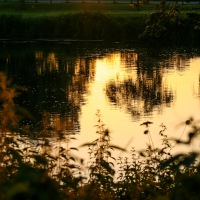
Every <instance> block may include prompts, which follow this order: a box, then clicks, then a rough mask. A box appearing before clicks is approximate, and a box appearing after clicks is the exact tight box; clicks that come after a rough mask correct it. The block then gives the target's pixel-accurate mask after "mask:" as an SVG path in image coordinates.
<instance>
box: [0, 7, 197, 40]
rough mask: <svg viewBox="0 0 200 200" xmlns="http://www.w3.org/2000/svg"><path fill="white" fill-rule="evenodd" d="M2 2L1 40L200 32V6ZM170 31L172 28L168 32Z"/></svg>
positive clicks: (119, 37) (123, 37)
mask: <svg viewBox="0 0 200 200" xmlns="http://www.w3.org/2000/svg"><path fill="white" fill-rule="evenodd" d="M1 5H3V6H2V7H1V8H0V27H1V32H0V38H1V39H22V40H24V39H25V40H30V39H42V38H45V39H52V38H53V39H55V38H56V39H71V40H104V41H122V40H126V41H132V40H137V39H139V38H145V39H148V38H156V39H158V38H164V37H165V39H167V38H166V36H167V37H169V35H171V36H173V38H175V40H176V39H177V38H182V37H180V35H182V36H184V38H183V40H185V38H186V34H185V31H186V32H188V37H187V38H191V37H190V36H192V38H197V36H199V35H198V34H196V32H198V31H199V24H200V23H199V21H200V17H199V14H198V12H199V8H200V5H180V6H178V7H177V6H176V7H174V8H173V7H172V6H171V5H166V6H165V9H166V10H165V11H161V10H160V9H159V8H160V5H155V4H154V5H153V4H149V5H140V6H139V7H135V6H133V5H131V6H130V5H127V4H116V5H115V4H94V3H93V4H92V3H85V4H81V3H69V4H66V3H56V4H47V3H46V4H45V3H26V4H25V6H24V7H23V8H22V7H21V5H20V4H18V3H5V4H4V3H1ZM12 5H13V7H12ZM156 13H157V15H158V16H157V17H156ZM152 16H154V17H155V18H154V17H152ZM153 18H154V19H156V20H157V21H155V20H152V19H153ZM155 30H156V31H155ZM166 30H169V31H167V34H166V33H165V32H166ZM163 32H164V33H163ZM158 33H159V34H158ZM183 33H184V34H183ZM141 36H142V37H141ZM171 36H170V37H171Z"/></svg>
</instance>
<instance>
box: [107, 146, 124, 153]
mask: <svg viewBox="0 0 200 200" xmlns="http://www.w3.org/2000/svg"><path fill="white" fill-rule="evenodd" d="M109 147H110V148H113V149H117V150H120V151H123V152H127V150H126V149H124V148H122V147H119V146H116V145H109Z"/></svg>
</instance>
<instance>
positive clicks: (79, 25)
mask: <svg viewBox="0 0 200 200" xmlns="http://www.w3.org/2000/svg"><path fill="white" fill-rule="evenodd" d="M0 26H1V32H0V37H1V38H15V39H16V38H18V39H36V38H40V39H41V38H67V39H85V40H86V39H90V40H93V39H94V40H121V39H123V38H126V37H129V39H132V38H133V39H134V38H136V37H137V36H138V34H140V33H141V32H142V30H143V28H144V21H143V20H141V19H136V20H132V19H131V18H130V19H129V20H125V19H124V18H113V17H109V16H107V15H105V14H101V13H99V12H83V13H78V14H73V15H71V14H69V15H60V16H56V17H41V18H33V17H31V18H23V17H22V16H20V15H17V16H16V15H10V16H7V15H1V16H0ZM131 33H133V34H131Z"/></svg>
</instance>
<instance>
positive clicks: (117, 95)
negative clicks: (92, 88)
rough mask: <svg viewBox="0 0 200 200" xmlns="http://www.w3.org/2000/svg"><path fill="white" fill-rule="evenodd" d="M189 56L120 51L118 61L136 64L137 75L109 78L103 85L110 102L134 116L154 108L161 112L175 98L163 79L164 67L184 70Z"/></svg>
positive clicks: (129, 64)
mask: <svg viewBox="0 0 200 200" xmlns="http://www.w3.org/2000/svg"><path fill="white" fill-rule="evenodd" d="M189 57H190V55H189V54H187V53H180V52H177V53H176V54H174V53H173V54H170V52H169V53H168V54H166V53H165V52H162V51H160V52H157V53H155V52H154V51H153V52H151V51H143V50H140V51H138V52H125V53H124V52H123V53H121V61H122V62H123V63H125V66H126V68H127V69H128V68H131V67H135V69H136V71H137V75H136V77H130V76H129V77H128V78H126V79H125V80H123V81H122V82H120V81H116V80H115V81H114V80H111V81H110V82H109V83H108V84H107V86H106V95H107V97H108V99H109V100H110V102H111V103H112V104H114V105H116V106H120V107H121V108H125V109H126V110H127V112H128V113H131V115H132V116H133V117H134V118H136V119H137V118H138V117H140V115H143V114H145V115H148V114H150V113H152V112H153V111H154V110H157V111H158V112H162V110H163V108H164V106H170V105H171V103H172V102H173V100H174V98H175V96H174V95H175V94H174V93H173V91H172V89H170V88H168V86H167V85H165V82H164V81H163V77H164V74H165V72H166V69H170V68H175V67H176V69H177V70H179V71H182V70H185V69H187V67H188V62H189Z"/></svg>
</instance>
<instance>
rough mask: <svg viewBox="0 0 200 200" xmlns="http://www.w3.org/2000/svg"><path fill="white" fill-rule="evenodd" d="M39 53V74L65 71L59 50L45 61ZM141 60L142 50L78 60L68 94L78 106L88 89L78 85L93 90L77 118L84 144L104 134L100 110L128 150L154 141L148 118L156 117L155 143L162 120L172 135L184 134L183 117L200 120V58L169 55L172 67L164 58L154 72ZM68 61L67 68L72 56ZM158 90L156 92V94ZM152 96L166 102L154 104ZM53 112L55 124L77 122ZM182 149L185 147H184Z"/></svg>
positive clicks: (116, 138) (118, 142) (115, 141)
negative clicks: (99, 126)
mask: <svg viewBox="0 0 200 200" xmlns="http://www.w3.org/2000/svg"><path fill="white" fill-rule="evenodd" d="M35 56H36V60H37V62H38V63H37V67H38V75H40V74H42V73H43V72H44V71H45V70H47V71H50V72H52V71H56V70H57V71H58V70H59V66H58V60H57V58H56V56H55V54H54V53H51V54H49V55H48V56H47V60H45V61H44V60H43V56H44V55H43V53H42V52H37V53H36V55H35ZM140 59H142V58H141V55H140V56H139V55H138V54H137V53H135V52H128V53H127V52H125V53H120V52H119V53H112V54H108V55H106V56H105V57H102V58H97V59H90V60H89V61H87V60H85V59H81V58H80V59H77V60H76V63H75V65H74V67H75V69H74V75H73V77H72V84H71V85H69V86H67V87H69V88H67V91H68V94H67V95H68V99H69V101H71V102H73V103H74V104H75V105H76V106H78V105H79V104H80V103H81V102H80V100H81V99H82V97H81V95H82V94H81V93H80V92H79V90H77V89H76V88H77V87H78V88H82V89H81V91H86V90H87V93H84V99H85V102H84V105H83V106H82V107H81V112H80V113H79V114H80V119H78V118H79V117H78V116H76V117H77V118H76V119H73V120H75V122H76V121H77V120H80V129H81V130H80V133H79V134H78V135H77V136H76V137H77V141H76V142H75V143H74V145H76V146H77V147H78V146H79V145H81V144H84V143H87V142H92V141H93V140H95V139H96V138H97V137H98V136H97V134H95V133H96V127H95V126H94V125H96V124H97V121H96V118H95V114H96V112H97V110H100V112H101V114H102V118H101V119H102V121H103V122H104V123H105V126H106V127H107V128H108V129H109V130H110V131H111V139H112V141H111V142H112V143H113V144H115V145H118V146H120V147H125V148H127V149H128V150H130V149H131V147H135V148H136V150H140V149H145V148H146V147H147V145H148V144H149V141H148V137H147V135H145V134H143V132H144V127H143V126H140V124H142V123H143V122H145V121H147V120H148V121H152V122H153V124H152V125H151V127H150V132H151V135H152V138H153V141H154V146H155V147H159V146H160V144H161V140H160V139H161V138H160V137H159V134H158V133H159V131H160V130H161V127H160V125H161V124H164V125H166V126H167V131H166V134H167V135H168V137H175V138H179V137H180V135H181V134H182V132H183V130H184V124H181V123H182V122H185V121H186V120H187V119H188V118H189V117H191V116H192V117H194V118H195V119H199V110H198V109H199V102H200V101H199V94H200V92H199V88H200V87H199V76H200V58H195V59H190V60H189V59H188V58H184V57H180V56H178V55H175V56H172V57H171V58H170V59H169V61H168V65H169V67H165V66H164V64H165V63H160V66H159V67H158V68H156V69H152V72H151V70H149V71H150V72H149V71H148V70H146V69H143V68H142V67H145V65H146V64H145V63H144V64H143V65H144V66H142V67H141V66H140V65H141V63H139V60H140ZM87 62H88V63H87ZM65 64H66V73H67V72H68V71H69V61H66V63H65ZM87 65H88V66H89V69H90V70H89V73H90V74H89V76H88V79H87V80H86V77H85V76H84V74H86V70H87ZM162 65H163V66H162ZM188 65H189V67H188ZM148 67H152V68H153V67H155V66H151V65H150V66H148ZM46 68H48V69H46ZM86 87H87V89H86ZM132 88H134V91H135V93H134V92H133V93H130V91H129V90H130V89H132ZM108 89H109V90H108ZM152 90H154V92H153V93H152V94H151V91H152ZM145 93H147V94H145ZM148 93H150V94H148ZM144 94H145V95H146V96H147V97H149V95H154V96H150V97H149V99H147V101H145V97H146V96H144ZM108 96H109V97H108ZM133 97H134V98H133ZM152 97H154V98H155V99H158V100H160V101H161V102H160V103H158V104H157V103H155V105H153V104H152V103H153V100H154V99H152ZM112 100H113V101H112ZM77 114H78V113H77ZM52 117H53V118H54V119H53V120H54V123H61V122H62V126H64V127H65V129H66V130H68V129H69V130H70V129H73V127H74V126H75V125H74V121H73V120H71V121H70V119H69V118H68V117H66V118H65V122H64V121H63V119H61V118H60V117H61V116H60V115H59V114H54V115H52ZM59 125H60V124H59ZM186 133H187V130H186V132H185V133H184V134H183V137H182V138H183V139H185V138H186V137H187V134H186ZM72 145H73V144H72ZM194 148H198V144H195V145H194V146H193V147H192V149H194ZM179 150H181V151H182V150H183V148H179ZM115 153H116V152H115ZM118 153H119V152H118ZM118 153H116V155H117V154H118ZM79 154H80V157H85V155H88V154H87V149H81V151H80V152H79Z"/></svg>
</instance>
